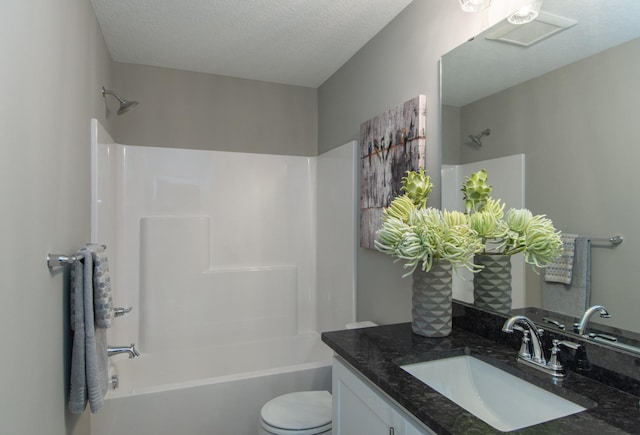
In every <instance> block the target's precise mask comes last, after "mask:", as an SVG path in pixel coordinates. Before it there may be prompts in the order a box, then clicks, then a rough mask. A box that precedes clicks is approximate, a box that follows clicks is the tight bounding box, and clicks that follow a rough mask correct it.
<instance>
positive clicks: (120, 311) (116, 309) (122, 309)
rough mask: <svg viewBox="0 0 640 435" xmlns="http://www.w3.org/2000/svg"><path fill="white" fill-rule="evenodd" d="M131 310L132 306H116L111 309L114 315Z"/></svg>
mask: <svg viewBox="0 0 640 435" xmlns="http://www.w3.org/2000/svg"><path fill="white" fill-rule="evenodd" d="M131 310H133V307H127V308H124V307H117V308H114V309H113V315H114V316H115V317H120V316H124V315H125V314H128V313H130V312H131Z"/></svg>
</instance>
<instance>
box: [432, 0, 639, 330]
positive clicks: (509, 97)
mask: <svg viewBox="0 0 640 435" xmlns="http://www.w3.org/2000/svg"><path fill="white" fill-rule="evenodd" d="M542 11H543V13H542V14H541V17H540V19H539V20H536V21H534V22H533V23H531V24H526V25H523V26H521V27H517V26H514V25H510V24H508V23H507V22H506V20H505V22H501V23H498V24H497V25H496V26H494V27H492V28H491V29H488V30H487V31H485V32H483V33H482V34H480V35H478V36H477V37H476V38H474V39H473V40H471V41H468V42H467V43H465V44H463V45H462V46H460V47H458V48H456V49H455V50H453V51H451V52H450V53H447V54H446V55H445V56H444V57H443V59H442V104H443V110H442V122H443V126H442V158H443V165H466V164H477V165H480V166H482V165H484V162H486V161H492V162H493V163H492V164H495V162H496V161H498V162H500V161H499V160H494V159H499V158H505V157H508V156H516V155H523V156H524V157H523V159H524V164H523V168H524V184H523V189H522V191H523V202H524V206H525V207H526V208H528V209H530V210H531V211H532V212H533V213H534V214H545V215H546V216H547V217H548V218H550V219H551V220H552V221H553V223H554V224H555V226H556V227H557V228H558V229H559V230H561V231H562V232H564V233H571V234H577V235H579V236H580V237H586V238H588V239H590V240H591V248H590V258H589V262H590V265H589V267H588V271H587V278H588V280H589V282H590V287H589V288H588V293H587V294H588V300H587V302H586V304H587V306H591V305H602V306H605V307H606V308H607V310H608V311H609V313H610V314H611V317H610V318H607V319H600V318H597V319H596V318H594V319H592V321H593V322H594V324H597V323H601V324H602V325H605V326H606V327H610V328H621V329H625V330H630V331H634V332H640V317H639V316H638V315H637V313H636V308H637V307H639V306H640V291H638V289H637V285H636V281H637V279H636V276H635V270H636V269H637V266H636V263H637V261H638V260H639V259H640V253H639V252H638V245H637V244H638V240H640V229H639V226H638V224H637V222H636V214H637V211H638V205H637V200H638V199H639V198H640V194H639V193H638V192H637V191H636V190H635V189H636V184H637V183H635V182H634V177H635V175H636V166H637V162H638V161H640V148H638V145H640V143H639V141H638V132H637V128H636V125H637V124H638V120H639V119H640V108H639V102H640V79H638V78H639V77H640V39H638V38H640V25H639V24H638V23H640V2H637V1H634V0H621V1H616V2H607V1H603V0H599V1H590V2H583V1H579V0H545V1H544V4H543V7H542ZM513 41H517V43H513ZM483 132H487V134H483ZM474 137H475V138H476V139H477V142H479V143H477V142H476V141H474V140H473V138H474ZM509 161H511V160H509ZM509 164H510V165H512V163H509ZM509 177H510V176H509V175H507V179H506V183H507V184H511V181H512V179H511V178H509ZM488 181H489V184H492V173H491V171H489V180H488ZM495 187H496V186H494V188H495ZM447 195H460V191H459V186H457V188H453V189H451V188H447V187H446V186H443V204H444V203H446V197H447ZM496 197H500V195H498V194H497V195H496ZM513 206H514V207H518V205H517V204H516V205H513ZM618 235H619V236H622V237H623V238H624V243H622V244H619V245H615V244H612V243H609V240H608V239H609V237H612V236H618ZM523 271H524V272H523V273H524V276H523V277H522V278H521V281H522V283H523V284H522V287H523V288H522V290H521V291H522V295H521V296H519V295H514V298H513V300H514V302H513V305H512V308H514V309H515V308H523V307H525V306H527V307H540V308H547V309H550V310H551V309H553V311H557V312H560V313H567V312H569V313H570V311H568V310H567V309H566V308H567V307H563V306H562V305H559V306H558V305H557V306H555V307H553V306H552V307H549V306H545V302H544V301H543V287H544V286H545V284H544V281H545V280H544V272H542V271H540V272H538V273H536V272H535V271H533V270H532V269H531V268H530V267H528V266H527V267H524V268H523ZM514 292H517V290H516V289H514ZM547 300H548V298H547ZM569 317H571V316H569ZM574 317H575V316H574Z"/></svg>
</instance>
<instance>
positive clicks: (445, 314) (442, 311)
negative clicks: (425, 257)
mask: <svg viewBox="0 0 640 435" xmlns="http://www.w3.org/2000/svg"><path fill="white" fill-rule="evenodd" d="M451 282H452V274H451V263H449V262H448V261H444V260H443V261H439V260H435V261H434V263H433V267H432V268H431V270H430V271H429V272H425V271H423V270H422V269H420V268H418V269H416V270H415V272H413V285H412V291H413V295H412V299H411V302H412V309H411V315H412V321H411V329H412V330H413V332H414V333H416V334H419V335H423V336H425V337H446V336H447V335H449V334H450V333H451V288H452V287H451Z"/></svg>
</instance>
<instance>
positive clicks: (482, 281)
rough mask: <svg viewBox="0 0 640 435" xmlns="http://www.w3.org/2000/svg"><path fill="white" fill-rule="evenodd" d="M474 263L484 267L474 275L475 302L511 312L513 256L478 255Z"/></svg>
mask: <svg viewBox="0 0 640 435" xmlns="http://www.w3.org/2000/svg"><path fill="white" fill-rule="evenodd" d="M474 263H475V264H477V265H479V266H484V267H483V269H482V270H481V271H479V272H477V273H475V274H474V275H473V304H474V305H475V306H476V307H478V308H484V309H487V310H492V311H497V312H499V313H504V314H507V313H509V312H510V311H511V256H509V255H476V256H475V258H474Z"/></svg>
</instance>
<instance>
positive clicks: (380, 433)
mask: <svg viewBox="0 0 640 435" xmlns="http://www.w3.org/2000/svg"><path fill="white" fill-rule="evenodd" d="M366 382H367V381H365V380H362V379H360V377H359V376H358V375H356V374H355V373H353V372H352V371H351V369H349V368H348V367H347V366H345V365H344V364H343V363H342V362H340V361H339V360H337V359H336V358H334V361H333V433H334V434H335V435H418V434H427V433H431V432H428V431H422V430H418V429H417V428H416V427H415V426H414V425H413V424H411V423H410V422H409V421H408V417H406V416H404V415H403V414H401V413H400V412H399V411H398V410H397V409H396V407H395V406H394V405H392V404H391V403H390V402H389V401H388V400H387V399H386V398H384V397H383V396H382V395H381V393H378V392H377V391H376V390H374V389H373V387H371V386H369V385H367V383H366Z"/></svg>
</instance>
